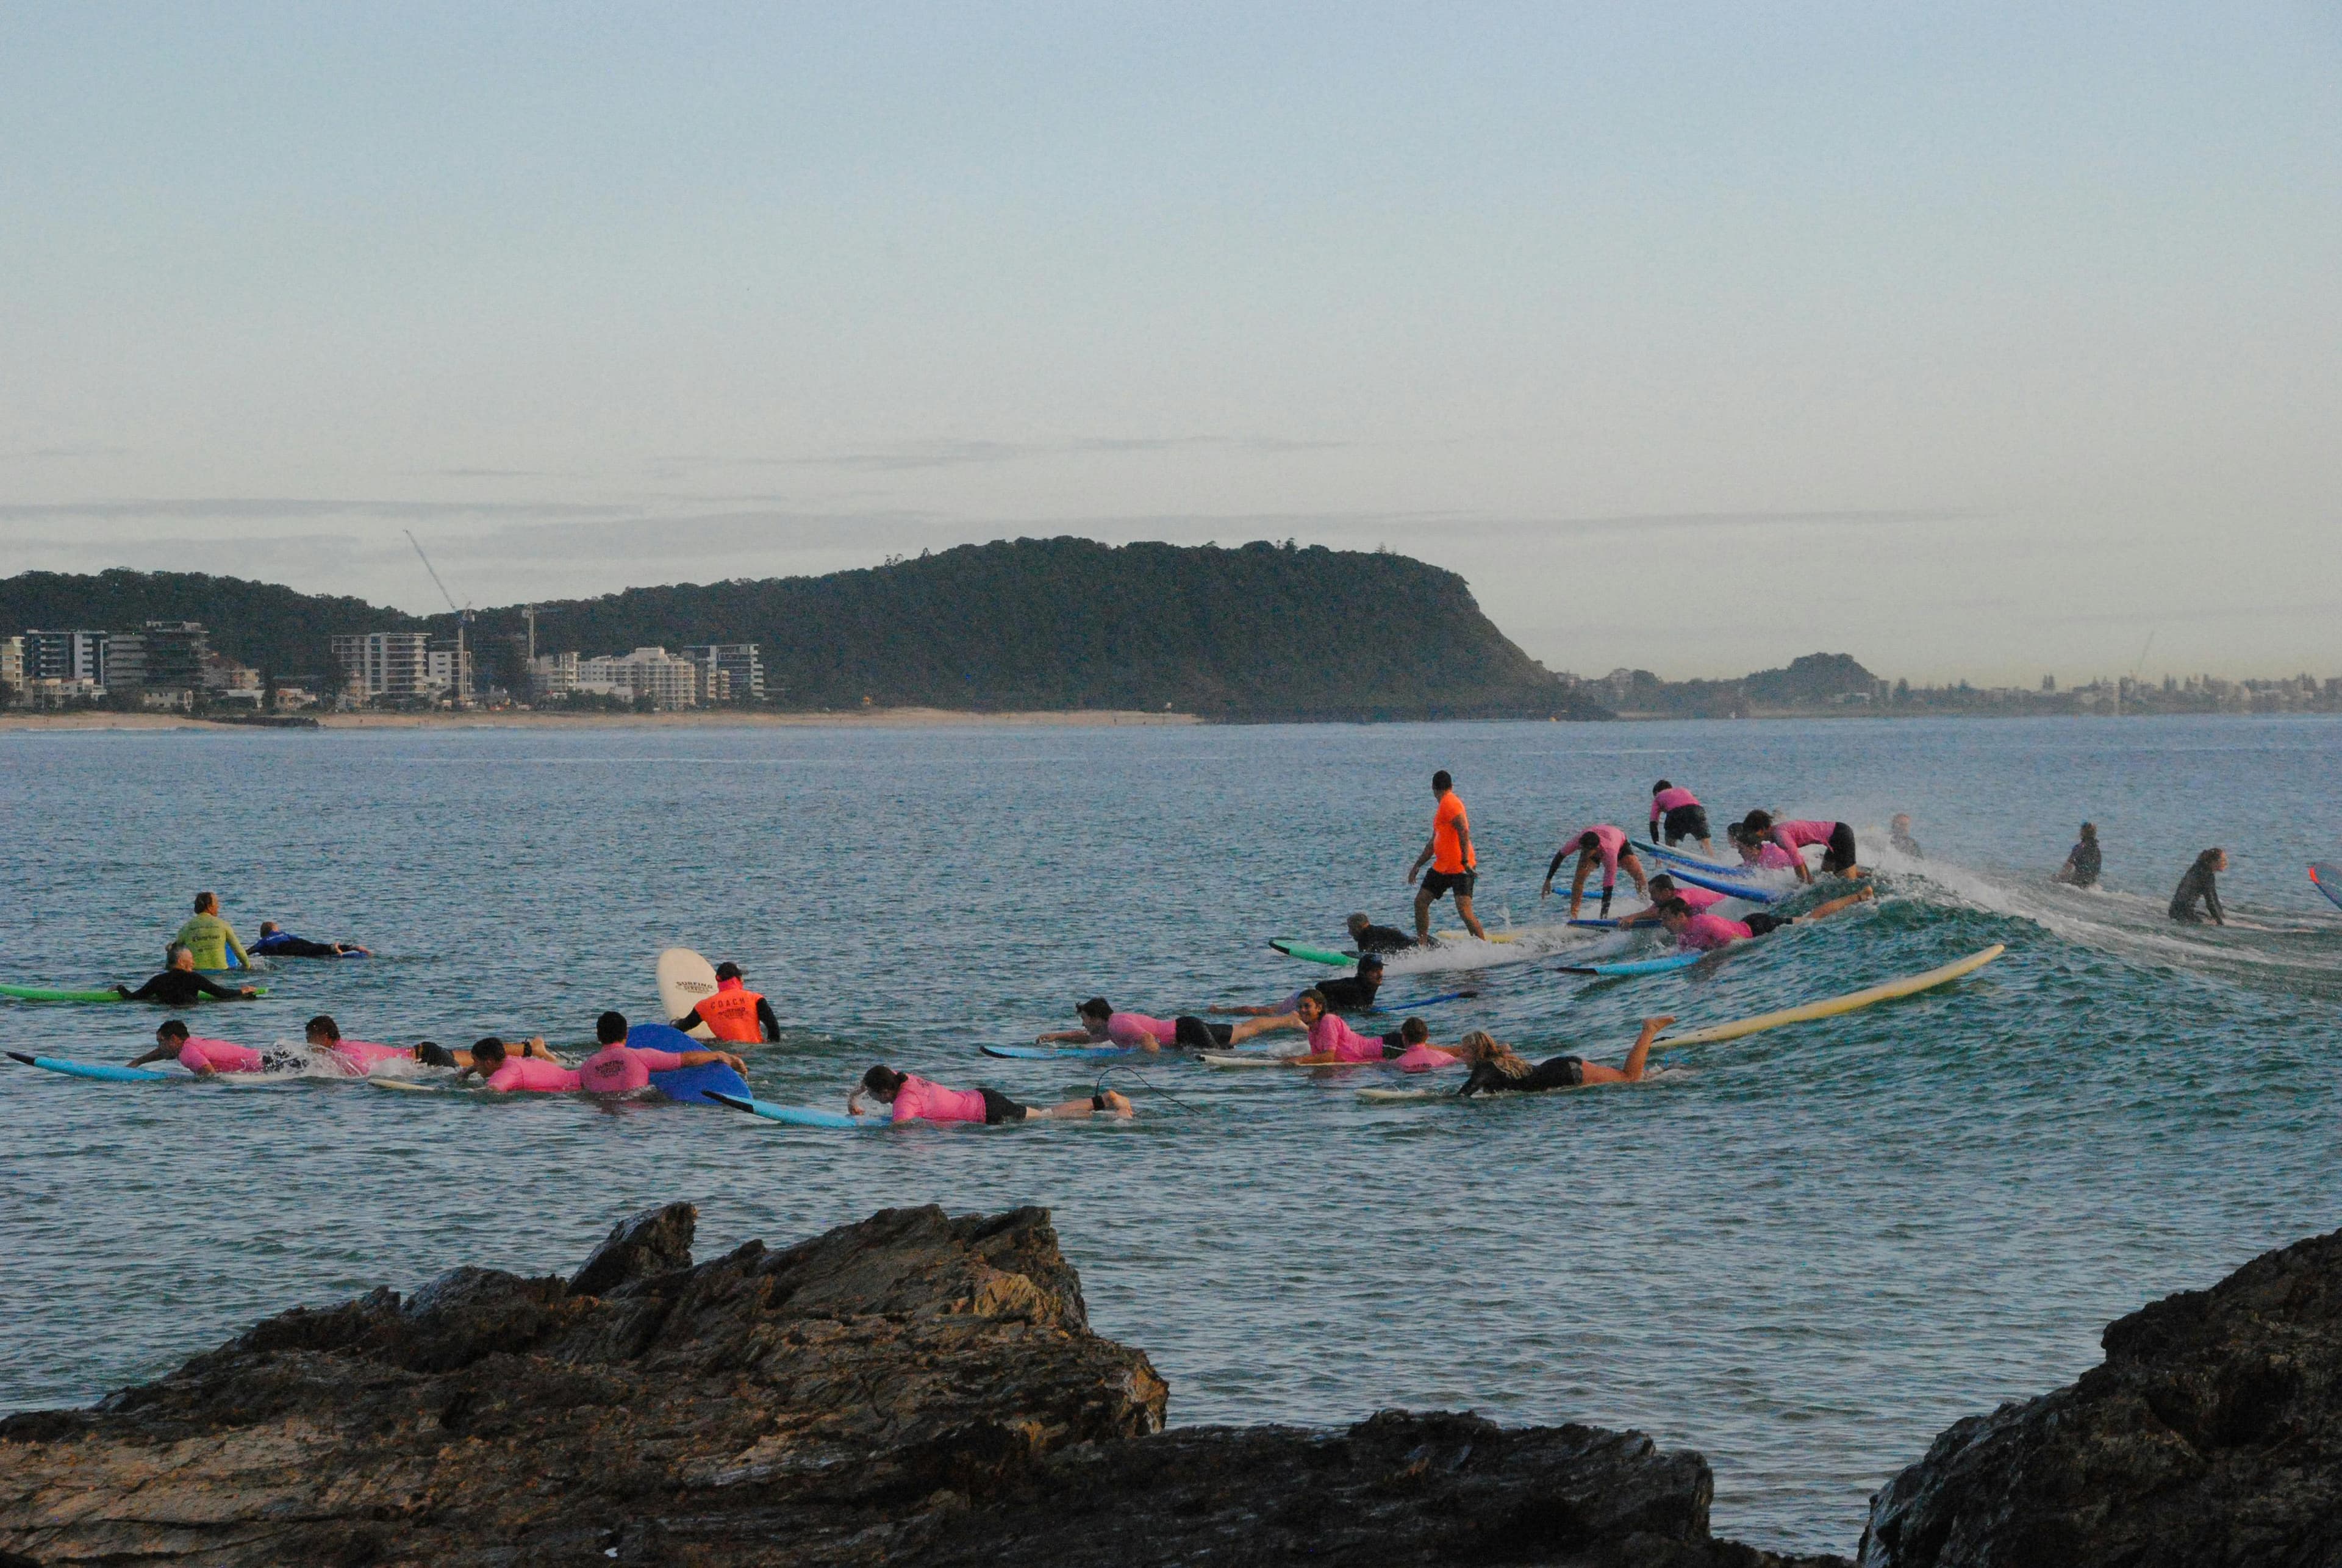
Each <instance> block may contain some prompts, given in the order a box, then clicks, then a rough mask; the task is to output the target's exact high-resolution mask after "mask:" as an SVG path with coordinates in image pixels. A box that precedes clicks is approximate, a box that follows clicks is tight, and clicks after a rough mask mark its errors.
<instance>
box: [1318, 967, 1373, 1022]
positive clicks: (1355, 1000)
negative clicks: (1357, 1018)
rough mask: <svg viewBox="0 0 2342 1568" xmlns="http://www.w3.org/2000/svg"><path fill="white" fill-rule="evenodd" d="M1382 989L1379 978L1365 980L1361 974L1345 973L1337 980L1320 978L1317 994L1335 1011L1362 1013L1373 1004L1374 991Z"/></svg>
mask: <svg viewBox="0 0 2342 1568" xmlns="http://www.w3.org/2000/svg"><path fill="white" fill-rule="evenodd" d="M1380 989H1382V982H1381V981H1379V980H1371V981H1370V980H1367V979H1366V977H1364V976H1363V975H1357V974H1345V975H1343V976H1342V977H1341V978H1340V979H1338V980H1321V981H1319V982H1318V983H1317V986H1316V990H1317V994H1318V995H1320V996H1323V997H1324V998H1325V999H1326V1006H1328V1007H1330V1008H1332V1009H1333V1010H1334V1011H1335V1012H1336V1013H1364V1012H1366V1010H1367V1009H1369V1008H1371V1007H1372V1006H1374V1004H1375V993H1376V991H1379V990H1380Z"/></svg>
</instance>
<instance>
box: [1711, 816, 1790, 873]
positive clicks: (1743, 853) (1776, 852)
mask: <svg viewBox="0 0 2342 1568" xmlns="http://www.w3.org/2000/svg"><path fill="white" fill-rule="evenodd" d="M1724 833H1725V836H1726V837H1727V838H1729V839H1730V840H1731V841H1732V847H1733V848H1735V849H1736V850H1738V851H1739V852H1740V863H1741V864H1743V865H1751V866H1755V867H1756V868H1757V870H1758V871H1787V870H1788V869H1789V868H1790V867H1791V866H1795V865H1801V864H1804V863H1803V862H1802V861H1800V860H1799V859H1798V858H1797V855H1795V854H1791V853H1790V852H1789V851H1787V850H1786V849H1783V848H1782V847H1781V846H1780V845H1779V844H1775V843H1774V842H1773V841H1772V840H1771V839H1769V838H1765V837H1762V836H1759V835H1756V834H1750V833H1749V832H1748V831H1747V830H1746V828H1744V827H1743V826H1742V825H1741V824H1738V823H1734V824H1732V825H1731V826H1729V827H1727V828H1726V829H1725V830H1724Z"/></svg>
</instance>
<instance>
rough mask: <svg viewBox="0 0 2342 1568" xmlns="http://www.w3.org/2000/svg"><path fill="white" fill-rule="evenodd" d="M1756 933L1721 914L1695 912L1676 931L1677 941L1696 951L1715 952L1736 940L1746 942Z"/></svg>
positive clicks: (1680, 944)
mask: <svg viewBox="0 0 2342 1568" xmlns="http://www.w3.org/2000/svg"><path fill="white" fill-rule="evenodd" d="M1755 934H1756V933H1755V932H1753V931H1751V930H1749V929H1748V928H1747V927H1746V926H1745V925H1743V924H1740V923H1739V922H1738V921H1736V920H1726V919H1725V918H1724V916H1722V915H1720V914H1695V915H1693V916H1692V917H1691V918H1690V919H1689V920H1687V921H1686V922H1684V927H1683V929H1682V930H1681V931H1678V932H1676V944H1678V945H1679V946H1682V947H1686V948H1688V949H1690V950H1691V951H1692V952H1694V953H1713V952H1715V951H1716V949H1717V948H1719V947H1725V946H1728V945H1730V944H1733V943H1735V942H1746V941H1747V940H1748V939H1749V938H1750V937H1751V936H1754V935H1755Z"/></svg>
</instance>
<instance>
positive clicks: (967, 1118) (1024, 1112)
mask: <svg viewBox="0 0 2342 1568" xmlns="http://www.w3.org/2000/svg"><path fill="white" fill-rule="evenodd" d="M865 1094H868V1095H869V1096H870V1097H871V1098H872V1099H874V1100H876V1101H877V1102H878V1103H879V1104H882V1105H888V1106H891V1107H893V1109H894V1113H895V1120H896V1121H897V1122H981V1123H983V1124H985V1125H986V1126H987V1127H997V1126H1000V1125H1002V1124H1006V1123H1011V1122H1079V1121H1085V1120H1086V1119H1088V1118H1089V1117H1092V1116H1095V1115H1096V1114H1098V1113H1099V1112H1101V1111H1111V1112H1112V1113H1113V1114H1116V1116H1123V1117H1127V1116H1128V1115H1129V1114H1131V1113H1130V1099H1129V1097H1128V1096H1127V1095H1124V1094H1116V1093H1115V1092H1114V1091H1113V1090H1111V1089H1106V1090H1102V1091H1100V1092H1099V1093H1097V1094H1093V1095H1091V1096H1090V1097H1089V1098H1088V1099H1086V1100H1067V1101H1066V1102H1065V1103H1064V1104H1059V1105H1021V1104H1017V1103H1016V1101H1014V1100H1012V1099H1010V1098H1009V1097H1008V1096H1007V1095H1006V1094H1002V1093H1001V1092H1000V1091H999V1090H997V1089H947V1088H946V1087H944V1085H942V1084H935V1083H930V1082H929V1081H928V1080H926V1079H925V1078H921V1077H918V1076H916V1074H910V1073H897V1072H896V1071H895V1069H893V1068H892V1067H889V1066H887V1065H886V1064H885V1063H883V1062H882V1063H880V1064H877V1065H876V1066H875V1067H873V1068H871V1069H870V1071H868V1072H867V1073H865V1074H862V1082H861V1084H859V1085H858V1086H856V1089H855V1091H854V1093H852V1094H848V1095H847V1096H846V1114H847V1115H849V1116H860V1115H865V1114H867V1113H866V1112H865V1111H864V1110H863V1109H862V1096H863V1095H865Z"/></svg>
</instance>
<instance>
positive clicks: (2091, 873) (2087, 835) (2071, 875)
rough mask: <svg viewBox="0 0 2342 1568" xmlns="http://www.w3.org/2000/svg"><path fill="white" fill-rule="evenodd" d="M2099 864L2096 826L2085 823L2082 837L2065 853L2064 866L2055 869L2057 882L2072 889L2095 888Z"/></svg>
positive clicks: (2091, 823) (2092, 823) (2095, 824)
mask: <svg viewBox="0 0 2342 1568" xmlns="http://www.w3.org/2000/svg"><path fill="white" fill-rule="evenodd" d="M2099 864H2100V860H2099V855H2098V824H2097V823H2094V822H2086V823H2084V824H2082V836H2081V837H2080V838H2079V839H2077V840H2076V841H2075V844H2074V847H2073V848H2071V849H2069V850H2067V852H2066V864H2063V865H2061V866H2059V867H2058V868H2057V881H2059V882H2062V883H2066V884H2069V885H2071V886H2074V887H2096V886H2097V884H2098V866H2099Z"/></svg>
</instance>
